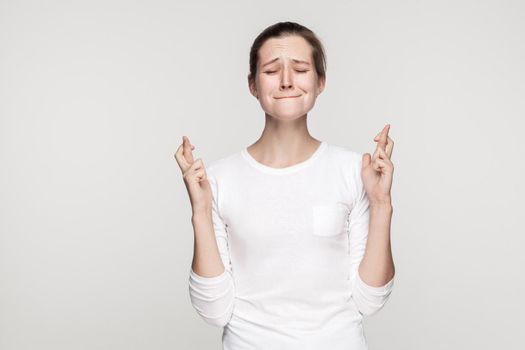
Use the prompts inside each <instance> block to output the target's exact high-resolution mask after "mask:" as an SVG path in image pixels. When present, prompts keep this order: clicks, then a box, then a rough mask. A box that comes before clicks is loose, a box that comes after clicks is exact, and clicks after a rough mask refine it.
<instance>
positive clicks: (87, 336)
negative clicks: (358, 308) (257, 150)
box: [0, 0, 525, 350]
mask: <svg viewBox="0 0 525 350" xmlns="http://www.w3.org/2000/svg"><path fill="white" fill-rule="evenodd" d="M524 15H525V4H524V2H522V1H457V0H455V1H373V2H372V1H346V2H344V4H343V2H324V3H320V2H318V1H315V2H314V1H311V2H306V1H304V0H303V1H294V2H291V1H290V2H278V1H264V2H262V1H257V2H248V1H235V2H211V1H210V2H207V3H201V2H196V3H191V4H190V2H189V1H187V2H175V1H147V2H146V1H143V2H138V1H108V0H104V1H89V2H88V1H84V2H77V1H5V0H4V1H1V2H0V50H1V51H0V115H1V119H0V165H1V170H0V191H1V192H0V206H1V207H0V231H1V235H0V348H1V349H5V350H11V349H54V350H58V349H189V348H197V349H220V348H221V345H220V344H221V342H220V336H221V329H219V328H213V327H212V326H209V325H207V324H205V323H204V321H202V320H201V319H200V318H199V317H198V315H197V314H196V312H195V311H194V310H193V308H192V307H191V304H190V300H189V295H188V284H187V283H188V272H189V268H190V265H191V259H192V254H193V252H192V249H193V230H192V226H191V222H190V218H191V208H190V203H189V198H188V195H187V192H186V189H185V187H184V184H183V181H182V177H181V173H180V169H179V168H178V165H177V163H176V161H175V159H174V158H173V154H174V152H175V150H176V149H177V147H178V145H179V144H180V143H181V141H182V135H187V136H189V138H190V141H191V142H192V143H193V144H194V145H195V146H196V150H195V151H194V155H195V157H202V158H203V160H204V163H205V164H206V163H207V162H210V161H211V160H214V159H217V158H220V157H223V156H226V155H229V154H231V153H233V152H238V151H239V150H240V149H241V148H242V147H246V146H247V145H249V144H251V143H252V142H254V141H255V140H256V139H257V138H258V137H259V135H260V133H261V132H262V128H263V126H264V112H263V111H262V109H261V107H260V106H259V104H258V101H257V100H256V99H255V98H253V97H252V96H251V95H250V94H249V92H248V86H247V81H246V75H247V73H248V52H249V48H250V45H251V43H252V41H253V39H254V38H255V36H256V35H257V34H258V33H259V32H260V31H262V30H263V29H264V28H266V27H267V26H269V25H271V24H273V23H275V22H278V21H285V20H291V21H297V22H299V23H301V24H304V25H306V26H307V27H309V28H310V29H312V30H313V31H314V32H315V33H316V34H317V35H318V36H319V38H320V39H321V40H322V41H323V43H324V45H325V47H326V50H327V58H328V70H327V87H326V89H325V91H324V92H323V94H322V95H321V96H320V97H319V99H318V100H317V104H316V106H315V107H314V109H313V110H312V111H311V112H310V113H309V115H308V125H309V130H310V132H311V134H312V135H313V136H314V137H317V138H319V139H322V140H325V141H327V142H329V143H332V144H338V145H341V146H344V147H348V148H350V149H353V150H355V151H358V152H373V151H374V148H375V143H374V142H373V140H372V139H373V137H374V136H375V135H376V133H377V132H379V131H380V130H381V128H382V127H383V126H384V124H386V123H391V125H392V127H391V132H390V136H391V137H392V138H393V140H394V142H395V147H394V152H393V155H392V161H393V163H394V166H395V169H396V170H395V173H394V184H393V189H392V195H393V205H394V215H393V221H392V245H393V247H392V248H393V254H394V259H395V264H396V286H395V289H394V292H393V294H392V296H391V299H390V301H389V302H388V304H387V305H386V306H385V308H384V309H383V310H382V311H381V312H380V313H378V314H376V315H374V316H372V317H370V318H368V319H366V321H365V332H366V336H367V338H368V341H369V344H370V349H371V350H372V349H400V350H406V349H427V350H431V349H496V348H500V349H523V348H524V346H525V342H524V334H523V331H522V329H521V328H522V327H523V324H525V316H524V311H525V310H524V306H523V303H522V302H521V298H522V296H523V295H524V292H525V288H524V287H525V283H524V278H523V272H522V271H521V270H522V267H523V266H524V265H525V264H524V257H523V256H524V254H523V253H522V250H523V248H522V246H523V243H524V239H523V234H524V232H525V230H523V228H522V227H523V217H524V214H523V209H524V206H523V198H524V195H525V193H524V186H523V184H522V182H523V173H524V170H525V169H524V165H523V162H524V159H525V157H524V146H523V139H522V137H523V133H524V130H523V128H524V126H525V125H524V122H523V119H524V117H525V98H524V96H525V84H524V81H525V69H524V63H525V21H524Z"/></svg>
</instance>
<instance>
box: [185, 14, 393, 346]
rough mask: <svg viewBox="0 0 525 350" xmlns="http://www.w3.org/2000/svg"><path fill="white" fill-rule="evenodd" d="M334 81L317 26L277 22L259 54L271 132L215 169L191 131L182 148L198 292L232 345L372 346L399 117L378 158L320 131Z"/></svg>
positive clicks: (387, 265)
mask: <svg viewBox="0 0 525 350" xmlns="http://www.w3.org/2000/svg"><path fill="white" fill-rule="evenodd" d="M325 80H326V77H325V56H324V51H323V47H322V44H321V43H320V41H319V40H318V39H317V37H316V36H315V34H314V33H313V32H312V31H310V30H309V29H307V28H306V27H304V26H302V25H300V24H297V23H293V22H280V23H277V24H275V25H272V26H270V27H268V28H267V29H265V30H264V31H263V32H262V33H261V34H260V35H259V36H258V37H257V38H256V39H255V41H254V43H253V45H252V48H251V52H250V74H249V75H248V83H249V89H250V92H251V94H252V95H253V96H254V97H256V98H257V99H258V100H259V103H260V105H261V107H262V109H263V110H264V112H265V118H266V124H265V127H264V130H263V132H262V135H261V137H260V138H259V139H258V140H257V141H256V142H255V143H253V144H252V145H250V146H249V147H247V148H243V149H242V150H241V151H239V152H237V153H235V154H231V155H229V156H227V157H224V158H221V159H219V160H215V161H214V162H211V164H209V165H208V166H207V168H205V167H204V164H203V162H202V159H196V160H194V159H193V156H192V150H193V149H194V148H195V147H194V146H193V145H191V144H190V141H189V140H188V138H187V137H185V136H183V142H182V144H181V145H180V146H179V148H178V149H177V152H176V154H175V158H176V159H177V162H178V164H179V166H180V168H181V171H182V173H183V178H184V182H185V185H186V187H187V190H188V193H189V196H190V201H191V206H192V214H193V216H192V224H193V229H194V233H195V245H194V255H193V262H192V266H191V270H190V272H189V293H190V299H191V302H192V305H193V307H194V308H195V309H196V311H197V312H198V314H199V315H200V316H201V317H202V318H203V319H204V320H205V321H206V322H208V323H209V324H212V325H215V326H218V327H224V328H223V335H222V341H223V348H224V349H225V350H239V349H243V350H244V349H272V350H274V349H301V350H304V349H330V350H338V349H341V350H342V349H345V350H350V349H353V350H364V349H367V348H368V345H367V341H366V337H365V335H364V332H363V328H362V319H363V317H364V316H368V315H372V314H374V313H376V312H377V311H378V310H379V309H381V308H382V307H383V306H384V304H385V303H386V301H387V300H388V298H389V295H390V293H391V291H392V288H393V283H394V263H393V259H392V253H391V248H390V222H391V217H392V204H391V196H390V188H391V184H392V176H393V170H394V167H393V165H392V162H391V161H390V156H391V154H392V148H393V144H394V143H393V141H392V139H391V138H390V137H389V136H388V131H389V125H386V126H385V128H384V129H383V130H382V131H381V132H380V133H379V134H378V135H376V137H375V138H374V141H376V142H377V148H376V150H375V152H374V155H373V156H370V154H368V153H365V154H362V155H361V154H359V153H357V152H355V151H352V150H349V149H346V148H344V147H341V146H336V145H332V144H328V143H327V142H326V141H320V140H317V139H315V138H314V137H312V136H311V135H310V134H309V132H308V127H307V113H308V112H309V111H310V110H311V109H312V108H313V106H314V104H315V100H316V98H317V96H319V94H320V93H321V92H322V91H323V89H324V86H325Z"/></svg>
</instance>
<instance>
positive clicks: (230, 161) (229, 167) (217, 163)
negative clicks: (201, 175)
mask: <svg viewBox="0 0 525 350" xmlns="http://www.w3.org/2000/svg"><path fill="white" fill-rule="evenodd" d="M240 157H241V154H240V152H235V153H231V154H228V155H225V156H221V157H219V158H215V159H212V160H211V161H209V162H207V164H204V167H205V168H206V173H207V174H208V175H209V176H213V177H222V176H226V175H228V174H229V173H232V172H233V173H235V172H236V171H237V170H238V167H239V166H240V165H241V159H240Z"/></svg>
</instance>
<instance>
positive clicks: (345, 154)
mask: <svg viewBox="0 0 525 350" xmlns="http://www.w3.org/2000/svg"><path fill="white" fill-rule="evenodd" d="M328 151H329V154H330V157H332V158H333V159H334V160H336V161H338V162H340V163H341V164H344V165H347V166H349V167H352V168H354V167H355V168H357V169H361V162H362V161H363V153H360V152H357V151H355V150H353V149H351V148H348V147H345V146H341V145H337V144H329V145H328Z"/></svg>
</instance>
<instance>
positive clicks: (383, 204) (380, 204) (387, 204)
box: [369, 198, 392, 210]
mask: <svg viewBox="0 0 525 350" xmlns="http://www.w3.org/2000/svg"><path fill="white" fill-rule="evenodd" d="M369 204H370V207H371V208H378V209H390V210H392V200H391V199H390V198H385V199H381V200H373V201H369Z"/></svg>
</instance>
